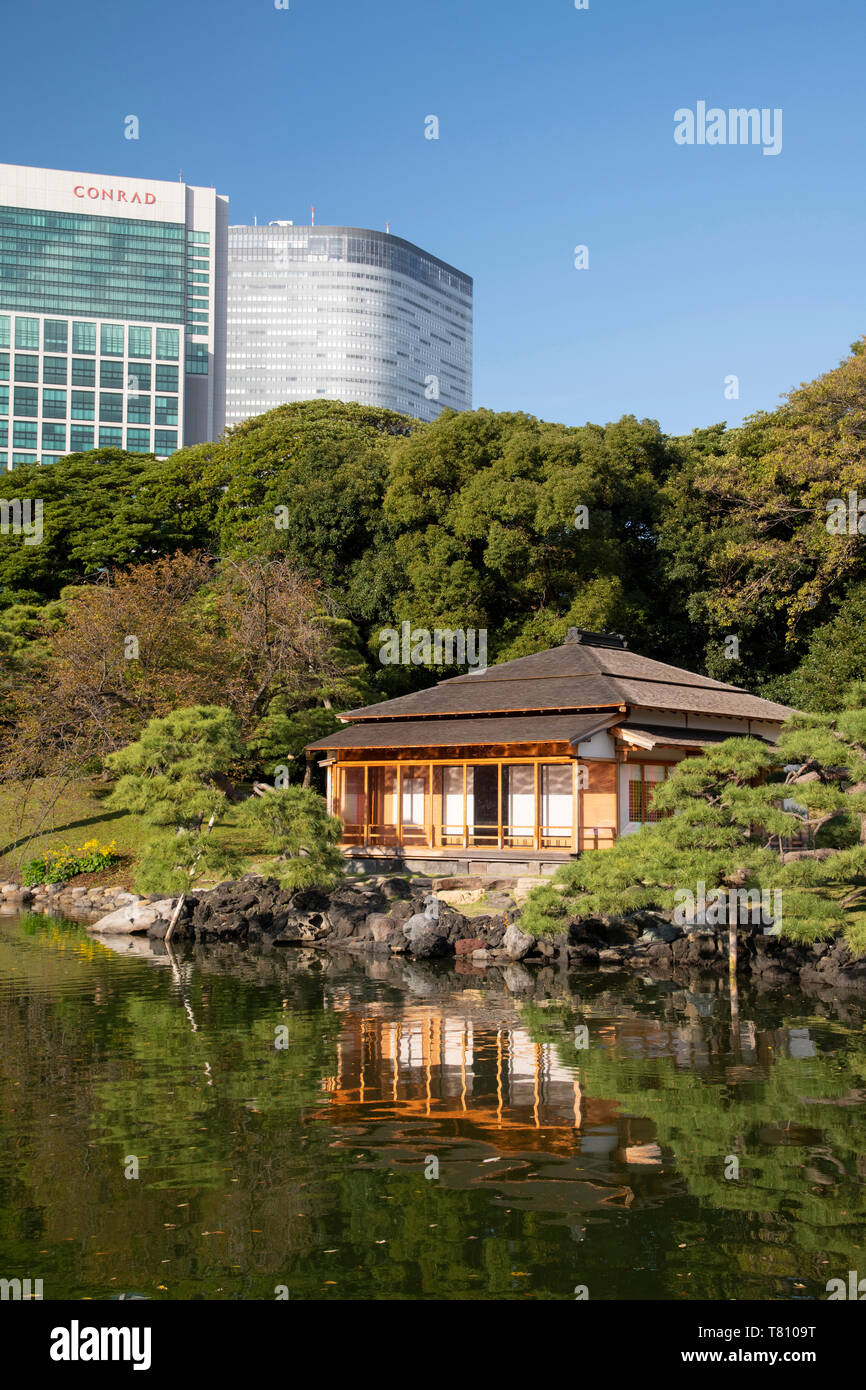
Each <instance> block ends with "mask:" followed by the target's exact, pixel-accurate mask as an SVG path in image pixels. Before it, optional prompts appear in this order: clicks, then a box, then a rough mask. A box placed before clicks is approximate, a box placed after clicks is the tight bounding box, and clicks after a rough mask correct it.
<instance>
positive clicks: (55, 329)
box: [42, 319, 69, 352]
mask: <svg viewBox="0 0 866 1390" xmlns="http://www.w3.org/2000/svg"><path fill="white" fill-rule="evenodd" d="M44 331H45V341H44V342H43V344H42V346H43V348H44V350H45V351H46V352H66V350H67V344H68V342H69V324H68V323H67V322H66V320H65V319H46V320H45V330H44Z"/></svg>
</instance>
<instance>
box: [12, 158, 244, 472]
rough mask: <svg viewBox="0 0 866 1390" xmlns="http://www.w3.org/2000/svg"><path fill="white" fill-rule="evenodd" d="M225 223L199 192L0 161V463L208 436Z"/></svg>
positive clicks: (219, 375)
mask: <svg viewBox="0 0 866 1390" xmlns="http://www.w3.org/2000/svg"><path fill="white" fill-rule="evenodd" d="M227 220H228V209H227V203H226V200H225V199H224V198H220V197H219V196H218V195H217V194H216V193H215V191H214V190H212V189H204V188H194V187H192V186H189V185H185V184H173V183H167V182H164V181H160V180H138V181H136V180H126V179H117V180H115V179H113V178H108V177H105V178H103V177H102V176H99V175H81V174H76V173H74V172H70V171H64V170H49V169H30V168H24V167H23V166H16V165H9V164H0V381H2V382H3V383H4V384H6V388H7V389H6V393H5V394H6V399H5V409H6V412H7V413H6V414H5V415H3V416H2V417H0V420H2V424H0V467H12V466H13V465H14V464H16V463H32V462H38V461H40V460H42V461H44V462H54V461H55V460H56V459H57V458H60V457H62V456H63V454H64V453H67V452H75V451H78V450H84V449H92V448H95V447H119V448H124V449H129V450H131V451H135V452H138V453H150V452H155V453H157V454H159V455H160V456H164V455H165V454H167V453H171V452H173V451H174V450H175V449H177V448H178V447H180V446H181V445H182V444H183V443H184V442H187V443H197V442H199V441H202V440H205V439H214V438H217V437H218V436H219V433H220V431H221V430H222V428H223V426H224V358H225V337H224V332H225V256H226V249H225V248H226V224H227ZM193 224H194V225H193ZM201 224H204V225H203V226H202V225H201ZM220 262H221V264H220ZM219 270H221V272H222V273H218V271H219ZM10 386H11V389H10ZM33 391H35V392H36V401H37V404H36V407H35V410H34V405H33V394H32V393H33ZM16 393H17V394H16ZM185 434H186V438H185Z"/></svg>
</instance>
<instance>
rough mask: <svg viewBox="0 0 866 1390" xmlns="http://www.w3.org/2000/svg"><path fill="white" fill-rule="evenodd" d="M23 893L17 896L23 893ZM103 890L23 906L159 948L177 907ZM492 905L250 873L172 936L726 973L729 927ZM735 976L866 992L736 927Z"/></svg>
mask: <svg viewBox="0 0 866 1390" xmlns="http://www.w3.org/2000/svg"><path fill="white" fill-rule="evenodd" d="M28 891H31V890H20V889H19V890H17V893H18V894H19V895H21V896H23V894H26V893H27V892H28ZM99 892H100V894H101V895H102V897H101V898H100V899H99V901H98V904H97V907H96V909H94V907H93V906H90V907H86V906H85V897H87V901H88V902H90V903H92V902H93V895H92V894H90V895H86V894H84V893H82V892H79V893H76V890H74V889H73V890H71V894H64V893H63V892H54V893H52V892H50V891H48V892H46V893H43V894H40V893H39V890H32V896H31V898H30V900H29V905H30V906H31V907H32V908H33V909H36V910H43V911H45V910H47V911H52V910H57V911H63V912H69V911H70V906H71V907H72V909H73V914H74V915H81V914H82V913H85V912H88V913H89V914H91V915H92V914H93V912H94V910H98V908H99V906H101V905H102V904H104V905H105V906H111V907H112V908H113V910H112V911H110V912H109V913H108V914H107V915H103V916H100V918H99V920H98V921H95V922H92V923H90V927H89V929H90V930H92V931H95V932H98V933H105V934H131V935H135V934H138V935H141V934H146V935H147V936H149V937H151V938H152V939H154V940H162V939H163V938H164V937H165V935H166V931H167V929H168V923H169V919H170V917H171V915H172V911H173V907H174V904H175V903H176V901H177V900H176V899H171V898H163V899H146V898H139V897H136V895H134V894H131V893H125V892H124V891H123V890H122V889H121V890H117V889H102V890H99ZM72 895H74V896H72ZM444 896H445V897H447V896H448V895H447V894H445V895H444ZM452 896H454V895H453V894H452ZM458 896H459V895H458ZM4 901H8V899H5V898H4ZM488 902H492V905H494V906H498V905H499V904H500V903H501V904H503V905H505V904H507V905H508V906H506V907H505V909H504V910H501V911H496V910H494V911H493V912H490V913H483V912H482V913H480V914H478V915H474V916H470V915H467V914H464V913H462V912H460V911H459V910H458V909H457V908H456V907H455V906H454V905H453V904H451V903H449V902H447V901H444V900H443V897H442V896H439V895H436V894H433V893H431V892H430V888H429V885H426V884H423V885H422V884H421V883H419V882H418V881H417V880H414V881H411V880H408V879H405V878H388V877H382V878H376V879H366V880H363V881H354V882H352V881H348V882H346V883H343V884H341V885H340V886H339V887H338V888H336V889H334V890H333V891H332V892H330V893H324V892H321V891H319V890H318V889H304V890H301V891H299V892H294V893H292V892H289V891H287V890H285V889H281V888H280V887H279V885H278V884H277V883H276V882H274V881H273V880H270V879H263V878H261V877H258V876H257V875H253V874H248V875H246V876H245V877H244V878H241V879H238V880H234V881H231V882H227V883H221V884H219V885H218V886H217V887H216V888H213V889H211V890H209V891H206V892H201V891H199V892H196V893H193V894H190V895H189V897H188V898H187V900H186V902H185V903H184V906H183V909H182V911H181V914H180V917H179V919H178V922H177V924H176V927H175V929H174V933H173V938H172V939H173V941H176V942H179V941H183V940H187V941H196V942H228V943H236V944H247V943H249V944H258V943H261V944H263V945H266V946H270V947H307V948H313V949H321V950H327V949H330V948H339V949H340V950H342V951H349V952H362V953H365V954H370V955H372V956H374V957H376V956H379V957H388V958H390V957H393V956H406V957H408V958H409V959H411V960H419V961H421V960H429V961H434V960H450V961H451V962H452V963H456V964H457V965H458V967H462V968H470V967H471V968H472V969H473V970H475V969H477V970H481V971H483V970H485V969H486V968H488V967H495V966H499V967H503V966H505V967H507V966H511V965H515V964H520V965H521V966H522V967H529V968H533V967H535V968H538V967H550V966H553V967H555V968H556V969H566V970H567V969H574V968H581V969H590V970H598V971H602V972H606V973H609V972H615V971H640V972H642V973H644V974H648V975H651V976H653V977H656V978H665V977H673V976H674V975H675V974H677V973H682V972H683V971H686V972H690V973H694V972H698V973H701V974H714V973H725V972H726V971H727V968H728V939H727V927H723V928H714V927H711V926H700V925H699V926H696V927H694V928H690V929H688V930H684V929H683V928H682V927H678V926H675V925H673V924H672V923H671V922H669V921H667V920H665V919H664V918H663V917H661V916H658V915H656V914H654V913H651V912H636V913H633V914H631V915H630V916H627V917H623V918H599V917H592V918H581V919H578V920H575V921H572V922H571V923H570V924H569V927H568V930H567V931H564V932H562V933H560V934H559V935H557V936H554V937H550V938H543V937H542V938H536V937H534V936H530V935H528V934H526V933H525V932H523V931H521V929H520V911H519V908H517V907H516V906H514V905H513V902H512V900H511V899H510V898H509V897H508V895H507V894H491V895H490V896H489V898H488ZM20 905H21V906H24V905H25V904H24V903H23V902H22V903H21V904H20ZM739 970H740V973H741V974H742V975H743V976H745V977H749V978H751V979H753V980H757V981H759V982H760V983H761V984H763V985H764V986H767V987H771V988H784V987H800V988H802V989H806V990H809V989H818V990H826V989H830V990H832V991H834V992H836V993H845V994H850V993H858V992H862V993H866V957H855V956H853V955H852V953H851V952H850V951H849V949H848V947H847V946H846V945H845V943H844V941H843V940H841V939H837V940H835V941H826V942H818V943H816V944H815V945H813V946H804V945H797V944H795V943H792V942H788V941H785V940H784V939H782V938H781V937H778V936H774V935H771V934H764V933H763V932H762V930H761V929H760V928H758V927H743V928H741V931H740V951H739Z"/></svg>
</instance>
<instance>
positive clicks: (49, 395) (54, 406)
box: [42, 390, 66, 447]
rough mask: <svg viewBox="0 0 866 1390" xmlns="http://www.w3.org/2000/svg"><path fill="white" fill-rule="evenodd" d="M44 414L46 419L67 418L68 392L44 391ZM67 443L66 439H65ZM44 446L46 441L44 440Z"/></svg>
mask: <svg viewBox="0 0 866 1390" xmlns="http://www.w3.org/2000/svg"><path fill="white" fill-rule="evenodd" d="M42 414H43V416H44V417H45V419H46V420H65V419H66V392H65V391H49V390H45V391H43V392H42ZM64 443H65V441H64ZM42 444H43V447H44V445H45V441H44V440H43V441H42Z"/></svg>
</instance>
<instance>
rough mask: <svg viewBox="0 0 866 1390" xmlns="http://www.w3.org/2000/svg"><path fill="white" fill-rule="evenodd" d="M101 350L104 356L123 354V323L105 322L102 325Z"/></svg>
mask: <svg viewBox="0 0 866 1390" xmlns="http://www.w3.org/2000/svg"><path fill="white" fill-rule="evenodd" d="M99 352H100V356H102V357H122V356H123V324H122V323H103V324H101V325H100V328H99Z"/></svg>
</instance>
